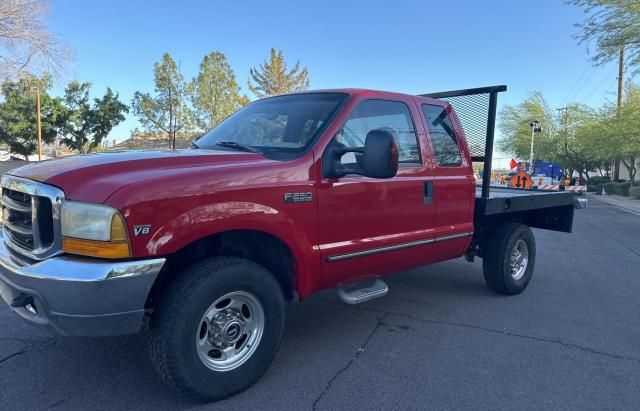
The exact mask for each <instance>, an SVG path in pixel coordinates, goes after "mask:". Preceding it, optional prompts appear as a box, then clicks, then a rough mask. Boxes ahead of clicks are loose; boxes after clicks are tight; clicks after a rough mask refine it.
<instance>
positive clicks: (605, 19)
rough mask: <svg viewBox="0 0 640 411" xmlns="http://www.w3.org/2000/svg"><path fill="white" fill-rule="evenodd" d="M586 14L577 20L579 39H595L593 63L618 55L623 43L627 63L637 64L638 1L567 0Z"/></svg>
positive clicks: (639, 56)
mask: <svg viewBox="0 0 640 411" xmlns="http://www.w3.org/2000/svg"><path fill="white" fill-rule="evenodd" d="M568 3H569V4H573V5H575V6H578V7H580V8H582V9H583V10H584V12H585V14H586V15H587V16H586V18H585V21H584V22H583V23H580V24H577V26H578V27H579V28H580V29H581V33H580V34H578V35H577V36H576V38H577V39H578V41H579V42H580V43H586V44H590V43H592V42H595V53H594V54H593V56H592V59H593V61H594V63H596V64H598V65H600V64H604V63H607V62H609V61H611V60H614V59H616V58H617V57H618V55H619V53H620V50H621V49H622V48H623V47H624V48H625V50H626V53H627V55H628V62H629V64H631V65H633V66H636V67H640V2H639V1H637V0H569V1H568Z"/></svg>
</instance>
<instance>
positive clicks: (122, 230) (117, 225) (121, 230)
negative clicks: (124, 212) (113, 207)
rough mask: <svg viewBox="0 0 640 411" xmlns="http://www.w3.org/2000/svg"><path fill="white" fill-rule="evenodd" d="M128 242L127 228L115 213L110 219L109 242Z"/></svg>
mask: <svg viewBox="0 0 640 411" xmlns="http://www.w3.org/2000/svg"><path fill="white" fill-rule="evenodd" d="M128 240H129V239H128V236H127V226H126V225H125V223H124V220H123V219H122V216H121V215H120V213H115V214H114V215H113V217H111V241H112V242H120V241H124V242H126V241H128Z"/></svg>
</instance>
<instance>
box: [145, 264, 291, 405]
mask: <svg viewBox="0 0 640 411" xmlns="http://www.w3.org/2000/svg"><path fill="white" fill-rule="evenodd" d="M283 327H284V297H283V293H282V290H281V288H280V286H279V284H278V282H277V281H276V280H275V278H274V277H273V276H272V275H271V273H269V272H268V271H267V270H266V269H265V268H263V267H262V266H260V265H258V264H256V263H254V262H252V261H248V260H244V259H241V258H235V257H214V258H210V259H207V260H204V261H202V262H199V263H196V264H194V265H193V266H191V267H189V268H187V269H186V270H185V271H184V272H183V273H181V274H178V275H177V277H176V280H175V281H174V282H173V283H172V284H169V286H168V288H167V292H166V293H165V294H164V296H163V298H161V299H160V302H159V303H158V306H157V307H156V308H155V310H154V313H153V317H152V319H151V326H150V331H149V351H150V355H151V360H152V362H153V364H154V366H155V368H156V370H157V371H158V373H159V374H160V376H161V377H162V378H163V379H164V380H165V381H166V382H167V383H168V384H169V385H170V386H172V387H173V388H175V389H177V390H178V391H181V392H184V393H186V394H188V395H190V396H192V397H194V398H197V399H200V400H204V401H214V400H218V399H222V398H225V397H228V396H230V395H233V394H235V393H237V392H240V391H242V390H244V389H246V388H248V387H250V386H251V385H252V384H253V383H254V382H256V381H257V379H258V378H259V377H260V376H261V375H262V374H263V373H264V372H265V371H266V370H267V368H268V367H269V365H270V364H271V362H272V360H273V358H274V356H275V353H276V352H277V349H278V346H279V344H280V339H281V336H282V330H283Z"/></svg>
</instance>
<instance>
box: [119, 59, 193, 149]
mask: <svg viewBox="0 0 640 411" xmlns="http://www.w3.org/2000/svg"><path fill="white" fill-rule="evenodd" d="M153 75H154V84H155V95H153V96H152V95H151V94H149V93H143V92H141V91H136V92H135V94H134V96H133V101H132V103H131V106H132V108H133V113H134V114H135V115H136V116H137V117H138V119H139V120H140V123H141V124H142V126H143V127H144V128H145V130H146V131H147V132H150V133H166V134H167V136H168V138H169V140H170V141H171V147H172V148H174V149H175V148H176V134H177V133H178V132H180V131H187V130H188V129H189V127H190V124H191V121H192V119H193V116H194V115H193V112H192V111H191V109H190V108H189V106H188V104H187V86H186V84H185V81H184V78H183V77H182V74H180V71H179V70H178V65H177V64H176V62H175V61H174V60H173V58H172V57H171V55H169V53H165V54H164V55H163V56H162V60H161V61H160V62H157V63H155V64H154V67H153Z"/></svg>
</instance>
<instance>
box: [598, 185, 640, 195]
mask: <svg viewBox="0 0 640 411" xmlns="http://www.w3.org/2000/svg"><path fill="white" fill-rule="evenodd" d="M634 188H635V186H634ZM630 189H631V183H630V182H626V183H605V184H604V191H606V192H607V194H613V195H618V196H626V197H629V195H630V193H629V191H630Z"/></svg>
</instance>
